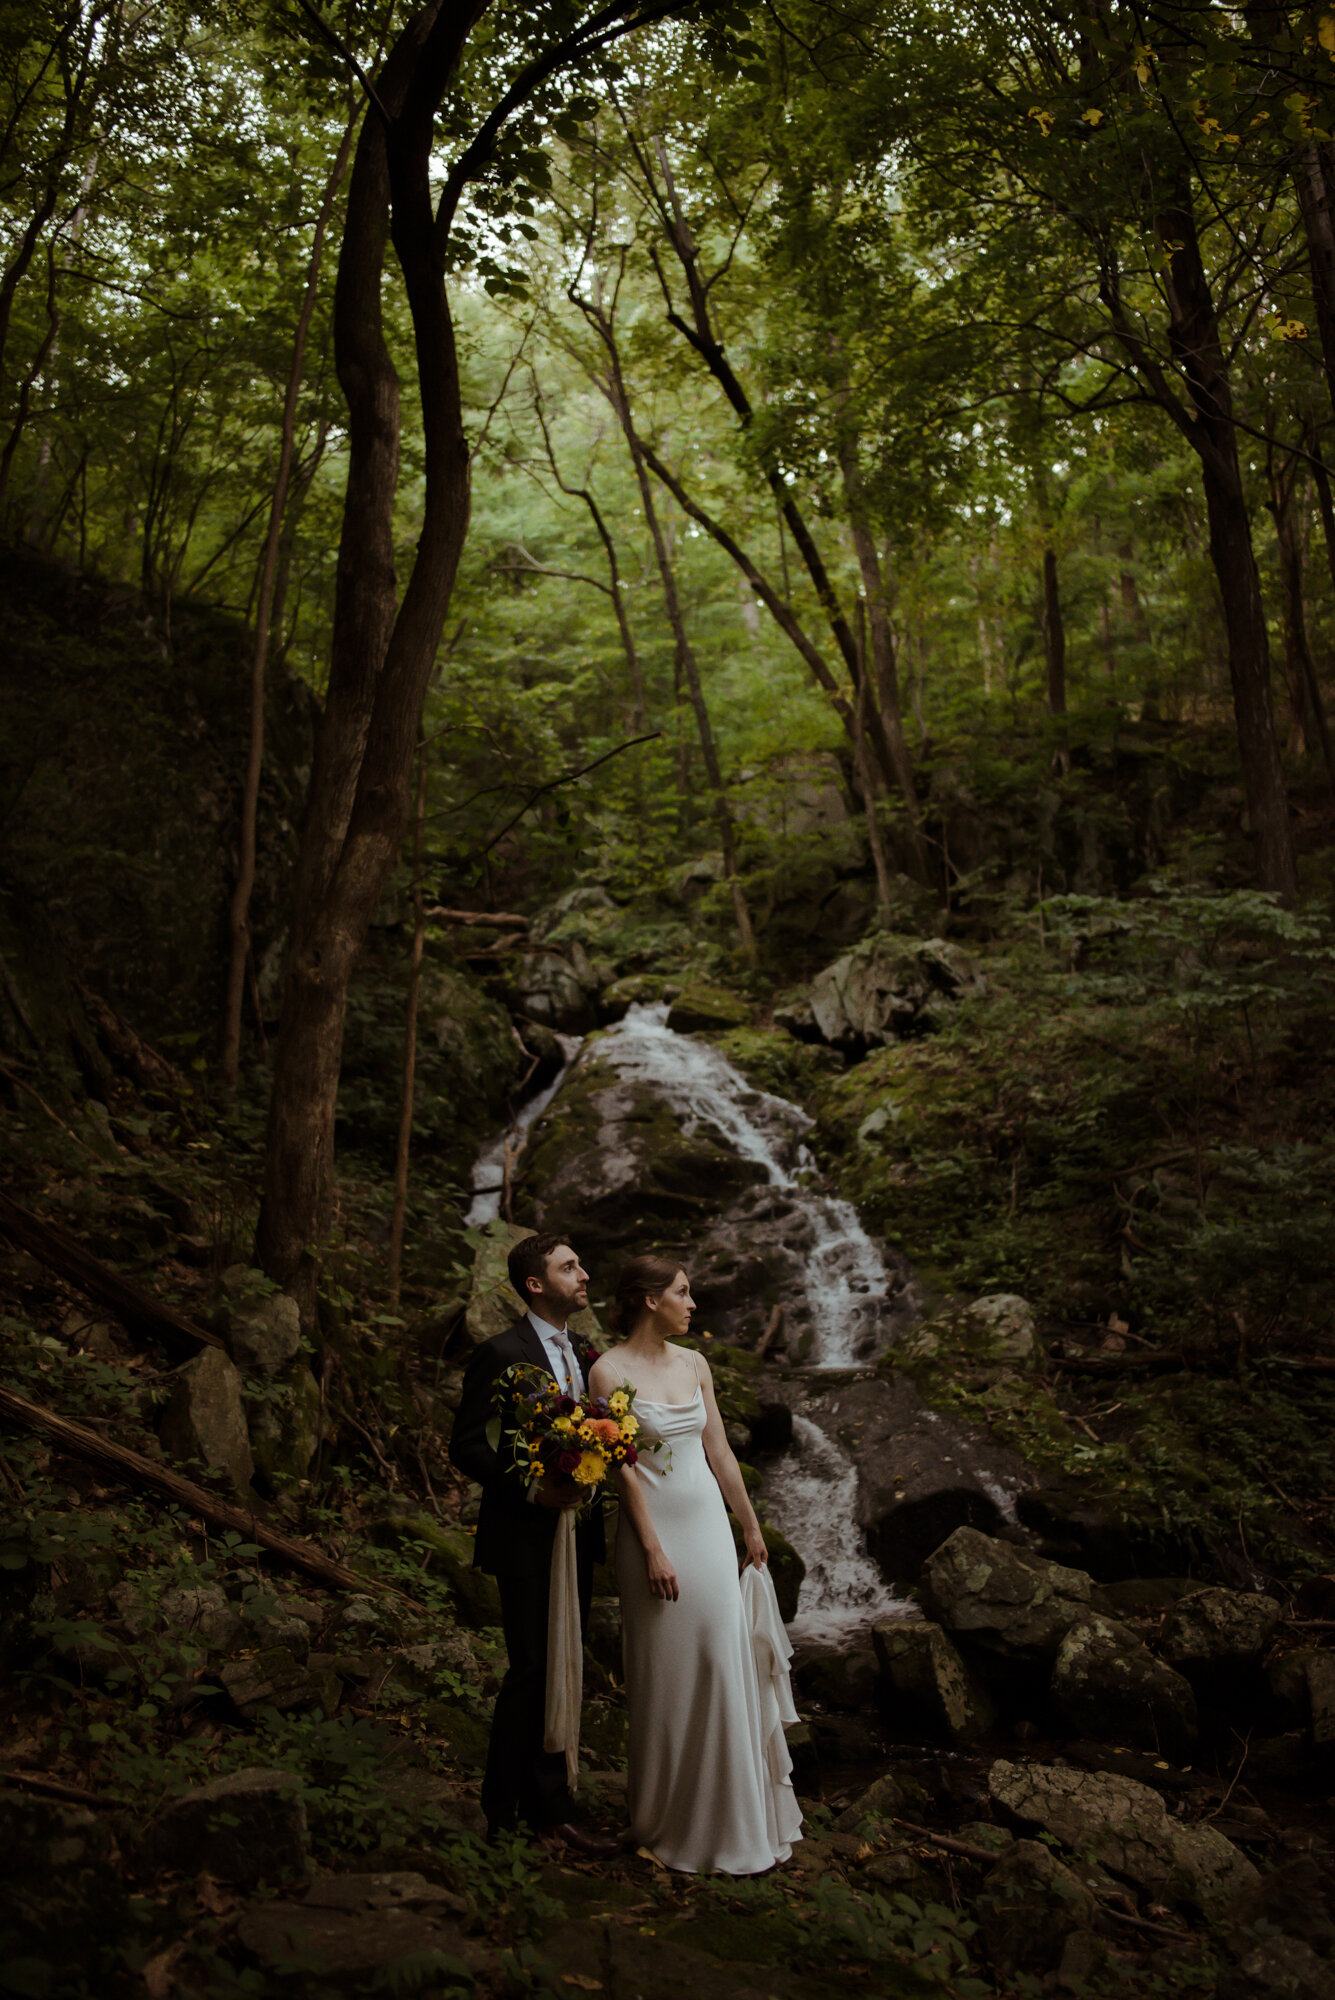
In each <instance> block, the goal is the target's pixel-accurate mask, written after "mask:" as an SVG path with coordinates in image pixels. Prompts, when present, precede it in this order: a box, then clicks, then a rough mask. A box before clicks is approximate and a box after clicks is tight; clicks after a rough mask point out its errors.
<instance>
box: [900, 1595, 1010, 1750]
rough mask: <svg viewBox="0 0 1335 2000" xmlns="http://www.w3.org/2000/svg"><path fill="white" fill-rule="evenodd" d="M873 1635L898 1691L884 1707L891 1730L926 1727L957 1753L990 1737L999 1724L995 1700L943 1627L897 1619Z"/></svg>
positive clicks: (925, 1620)
mask: <svg viewBox="0 0 1335 2000" xmlns="http://www.w3.org/2000/svg"><path fill="white" fill-rule="evenodd" d="M871 1636H872V1643H873V1645H874V1646H875V1648H876V1657H877V1659H878V1660H879V1661H880V1664H881V1667H882V1670H883V1672H884V1674H885V1677H886V1680H887V1681H888V1682H889V1684H890V1687H891V1688H892V1689H893V1691H894V1694H893V1700H892V1699H890V1698H889V1697H887V1698H886V1699H885V1701H884V1703H883V1712H884V1714H885V1717H886V1721H887V1723H888V1724H889V1725H890V1726H891V1728H893V1729H896V1730H897V1731H898V1730H899V1728H900V1725H901V1724H903V1723H909V1724H913V1723H918V1724H922V1725H925V1726H926V1727H927V1728H928V1729H929V1730H930V1731H931V1733H932V1734H933V1735H934V1736H938V1737H941V1736H944V1737H945V1738H946V1739H947V1741H948V1742H950V1743H953V1744H954V1745H955V1746H956V1747H957V1748H958V1747H959V1746H961V1745H963V1744H965V1743H972V1742H974V1741H975V1740H976V1738H978V1737H979V1736H983V1735H986V1733H987V1731H988V1730H989V1729H990V1728H991V1726H992V1723H993V1721H994V1720H995V1715H994V1711H993V1708H992V1703H991V1700H990V1699H989V1697H988V1694H987V1691H986V1689H985V1688H983V1687H981V1686H980V1685H979V1683H978V1681H977V1680H976V1679H975V1678H974V1676H973V1674H971V1673H970V1671H969V1669H968V1667H967V1666H966V1665H965V1663H964V1661H963V1660H962V1659H961V1657H960V1653H959V1649H958V1647H957V1646H955V1645H954V1643H953V1642H952V1640H951V1638H950V1636H949V1634H948V1633H946V1632H943V1631H942V1629H941V1627H940V1626H939V1625H934V1624H933V1623H932V1622H931V1621H930V1620H929V1619H922V1620H920V1621H919V1620H910V1619H896V1620H894V1621H887V1622H885V1623H884V1624H881V1625H877V1626H875V1627H874V1628H873V1631H872V1635H871Z"/></svg>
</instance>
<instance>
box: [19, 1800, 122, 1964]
mask: <svg viewBox="0 0 1335 2000" xmlns="http://www.w3.org/2000/svg"><path fill="white" fill-rule="evenodd" d="M0 1783H3V1780H2V1779H0ZM111 1855H112V1846H111V1836H110V1832H109V1830H108V1828H107V1824H106V1820H105V1818H101V1819H100V1818H99V1817H98V1815H97V1814H96V1813H91V1812H88V1811H86V1810H85V1809H84V1808H83V1807H79V1806H67V1805H57V1804H55V1803H54V1802H53V1801H50V1800H46V1799H33V1798H28V1797H24V1796H22V1795H16V1794H15V1793H13V1792H7V1793H3V1794H0V1968H3V1970H2V1971H0V1980H3V1984H4V1986H5V1989H6V1991H7V1992H10V1993H30V1994H35V1993H45V1992H48V1991H50V1990H51V1988H50V1986H49V1985H46V1986H41V1987H38V1986H33V1985H25V1984H22V1983H20V1980H21V1968H22V1965H23V1961H25V1960H31V1961H36V1962H37V1964H40V1965H42V1966H44V1968H45V1970H46V1972H47V1975H48V1978H49V1975H50V1972H51V1971H52V1970H53V1969H54V1968H55V1967H61V1968H64V1967H66V1966H77V1967H78V1968H79V1970H80V1972H81V1973H83V1974H85V1975H86V1974H87V1973H88V1972H89V1971H90V1970H91V1969H92V1965H91V1963H90V1961H92V1960H93V1958H94V1954H95V1953H97V1952H98V1951H99V1950H100V1948H101V1947H102V1946H104V1945H109V1944H110V1943H111V1942H112V1941H113V1940H114V1939H116V1938H118V1937H119V1935H120V1933H121V1931H122V1929H123V1926H124V1923H125V1916H126V1902H125V1890H124V1887H123V1885H122V1883H121V1879H120V1877H119V1875H118V1874H117V1873H116V1869H115V1867H114V1866H113V1863H112V1858H111ZM35 1970H36V1966H34V1972H35ZM59 1990H60V1991H62V1992H63V1991H66V1990H70V1991H73V1990H76V1989H74V1988H69V1989H67V1988H65V1987H63V1986H62V1987H61V1988H60V1989H59ZM77 1990H82V1991H87V1990H88V1989H87V1988H86V1987H84V1985H83V1980H82V1978H81V1979H80V1980H79V1982H78V1989H77Z"/></svg>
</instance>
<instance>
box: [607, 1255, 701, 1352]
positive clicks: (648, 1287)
mask: <svg viewBox="0 0 1335 2000" xmlns="http://www.w3.org/2000/svg"><path fill="white" fill-rule="evenodd" d="M684 1269H685V1266H684V1265H682V1264H680V1263H678V1262H677V1261H676V1260H675V1259H673V1258H671V1257H632V1258H631V1260H630V1262H629V1264H623V1265H622V1267H621V1271H620V1274H619V1275H618V1277H617V1288H616V1291H615V1292H614V1293H613V1294H612V1303H611V1305H610V1306H609V1307H608V1309H607V1324H608V1325H609V1326H610V1327H611V1329H612V1331H613V1333H614V1334H615V1335H616V1337H617V1339H618V1340H625V1339H626V1338H627V1337H628V1336H629V1334H630V1331H631V1329H632V1327H633V1326H634V1325H635V1322H636V1320H637V1319H638V1318H639V1317H640V1314H641V1313H642V1312H643V1311H644V1310H645V1306H646V1302H647V1301H648V1299H649V1297H650V1295H651V1294H652V1295H653V1297H654V1298H659V1297H661V1296H662V1294H663V1293H664V1292H665V1291H666V1290H667V1288H668V1286H669V1285H670V1284H671V1283H672V1280H673V1279H674V1278H675V1277H676V1275H677V1273H678V1271H681V1270H684Z"/></svg>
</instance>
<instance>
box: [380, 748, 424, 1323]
mask: <svg viewBox="0 0 1335 2000" xmlns="http://www.w3.org/2000/svg"><path fill="white" fill-rule="evenodd" d="M425 821H426V744H425V743H419V744H418V746H417V800H416V804H415V806H414V810H413V948H412V956H411V957H410V959H409V961H408V1002H407V1006H406V1008H405V1009H404V1018H403V1101H402V1105H401V1107H400V1110H399V1143H398V1148H397V1151H396V1152H395V1155H394V1207H393V1211H392V1213H391V1216H390V1224H389V1303H390V1310H391V1311H393V1312H397V1310H398V1305H399V1282H400V1278H401V1275H402V1271H403V1226H404V1220H405V1217H406V1215H407V1211H408V1156H409V1153H410V1152H411V1150H412V1143H413V1109H414V1104H413V1098H414V1092H415V1089H416V1084H417V1001H418V995H419V994H420V992H421V988H422V959H423V956H424V954H425V951H426V897H425V895H424V894H423V890H422V835H423V830H424V826H425Z"/></svg>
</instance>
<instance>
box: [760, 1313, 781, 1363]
mask: <svg viewBox="0 0 1335 2000" xmlns="http://www.w3.org/2000/svg"><path fill="white" fill-rule="evenodd" d="M782 1325H783V1307H782V1306H775V1308H774V1310H773V1311H772V1312H771V1314H770V1316H769V1318H768V1319H767V1320H766V1322H765V1331H764V1332H763V1333H762V1334H761V1336H760V1345H759V1346H758V1347H757V1349H756V1353H757V1354H768V1353H769V1351H770V1349H771V1347H773V1345H774V1342H775V1339H776V1338H777V1336H778V1331H779V1328H780V1327H781V1326H782Z"/></svg>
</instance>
